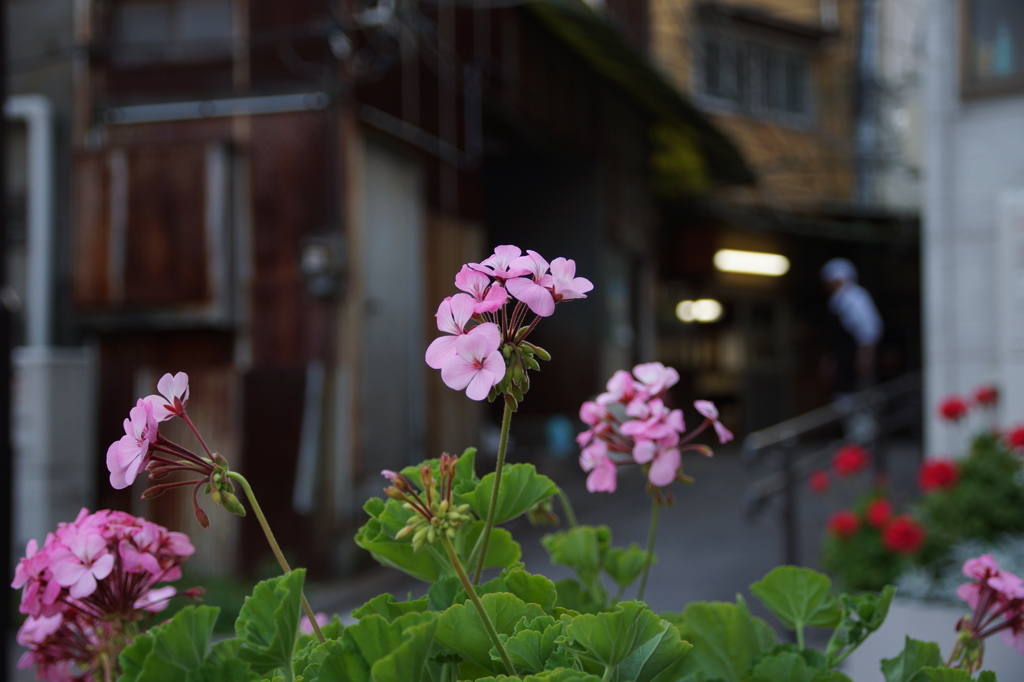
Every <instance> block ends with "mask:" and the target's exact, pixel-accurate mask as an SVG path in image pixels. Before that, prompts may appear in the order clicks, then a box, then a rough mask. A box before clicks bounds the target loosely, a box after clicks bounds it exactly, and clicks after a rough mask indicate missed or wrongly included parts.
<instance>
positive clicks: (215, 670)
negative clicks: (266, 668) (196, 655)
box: [185, 658, 256, 682]
mask: <svg viewBox="0 0 1024 682" xmlns="http://www.w3.org/2000/svg"><path fill="white" fill-rule="evenodd" d="M250 678H251V675H250V671H249V664H248V663H246V662H245V661H242V660H239V659H237V658H236V659H231V660H223V661H215V662H214V661H209V662H207V663H204V664H203V665H201V666H199V667H198V668H196V669H195V670H192V671H190V672H189V673H188V674H187V675H186V676H185V679H186V680H187V682H244V681H245V680H249V679H250ZM252 679H256V678H254V677H252Z"/></svg>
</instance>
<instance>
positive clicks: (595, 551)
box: [541, 526, 657, 613]
mask: <svg viewBox="0 0 1024 682" xmlns="http://www.w3.org/2000/svg"><path fill="white" fill-rule="evenodd" d="M541 543H542V544H543V545H544V547H545V549H547V550H548V554H549V555H550V556H551V563H553V564H560V565H562V566H568V567H569V568H571V569H573V571H574V572H575V573H576V579H572V578H568V579H565V580H560V581H559V582H558V583H556V587H557V590H558V603H557V605H558V606H561V607H563V608H567V609H571V610H573V611H579V612H581V613H597V612H599V611H607V610H609V609H611V608H613V607H614V605H615V603H616V602H618V600H619V598H620V597H621V596H622V594H623V593H624V592H625V591H626V588H628V587H629V586H630V585H632V584H633V583H634V582H636V580H637V579H638V578H639V577H640V574H641V573H643V569H644V563H645V562H646V561H647V553H646V552H645V551H644V550H642V549H640V548H639V547H638V546H637V545H636V544H635V543H634V544H633V545H631V546H630V547H629V548H622V547H612V532H611V530H610V529H609V528H608V527H607V526H578V527H576V528H573V529H572V530H569V531H564V532H560V533H549V534H548V535H545V536H544V537H543V538H542V539H541ZM654 561H655V562H657V557H655V559H654ZM603 575H607V576H608V577H609V578H611V580H612V582H613V583H614V584H615V585H617V586H618V588H619V589H618V595H617V596H616V597H615V598H613V599H610V598H609V594H608V590H607V589H606V587H605V584H604V582H603V579H602V576H603Z"/></svg>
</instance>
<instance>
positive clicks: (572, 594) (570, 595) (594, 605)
mask: <svg viewBox="0 0 1024 682" xmlns="http://www.w3.org/2000/svg"><path fill="white" fill-rule="evenodd" d="M555 590H556V591H557V593H558V598H557V599H556V601H555V607H556V609H557V608H563V609H568V610H570V611H578V612H579V613H599V612H600V611H601V608H602V604H601V603H599V602H598V601H596V600H595V599H594V598H593V597H591V596H590V593H588V592H587V591H586V590H584V589H583V586H582V585H580V584H579V582H577V581H576V580H574V579H573V578H565V579H564V580H559V581H558V582H557V583H555Z"/></svg>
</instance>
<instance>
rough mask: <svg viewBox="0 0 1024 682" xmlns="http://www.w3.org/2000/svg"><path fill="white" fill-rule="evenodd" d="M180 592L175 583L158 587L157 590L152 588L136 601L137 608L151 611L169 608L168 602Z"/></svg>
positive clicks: (157, 611)
mask: <svg viewBox="0 0 1024 682" xmlns="http://www.w3.org/2000/svg"><path fill="white" fill-rule="evenodd" d="M177 593H178V590H176V589H175V588H174V586H173V585H167V586H165V587H158V588H156V589H155V590H150V591H149V592H147V593H146V594H144V595H142V596H141V597H139V599H137V600H136V601H135V604H134V606H135V608H137V609H139V610H140V611H149V612H150V613H159V612H161V611H163V610H164V609H166V608H167V603H168V602H169V600H170V599H171V597H173V596H174V595H176V594H177Z"/></svg>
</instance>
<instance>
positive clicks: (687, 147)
mask: <svg viewBox="0 0 1024 682" xmlns="http://www.w3.org/2000/svg"><path fill="white" fill-rule="evenodd" d="M527 8H528V9H529V10H530V11H531V12H533V13H534V14H535V15H536V16H537V17H538V18H539V19H540V20H541V21H542V22H543V24H544V26H545V27H546V28H547V29H548V30H550V31H551V32H552V33H554V34H555V35H556V36H558V37H559V38H560V39H562V41H564V42H565V43H566V44H567V45H568V46H569V47H570V48H571V49H572V50H573V51H574V52H576V53H578V54H579V55H581V56H582V57H583V58H584V59H585V60H586V61H587V62H588V63H589V64H590V65H591V66H592V67H593V69H594V70H595V71H596V72H598V73H600V74H602V75H603V76H605V77H606V78H608V79H609V80H611V81H613V82H614V83H615V84H616V85H618V86H619V87H620V88H622V89H623V90H624V91H625V92H626V93H627V94H629V95H630V96H631V97H632V98H633V99H634V100H635V101H636V102H637V103H638V104H640V105H641V106H642V107H643V108H644V109H646V110H647V111H648V112H650V113H651V114H652V115H653V116H654V117H655V119H656V120H657V124H656V125H655V127H654V130H653V138H654V139H653V143H654V146H655V154H654V166H655V172H656V175H657V176H658V177H656V178H655V180H656V186H658V187H659V188H660V189H661V191H662V192H663V193H666V194H688V193H696V192H701V191H705V190H707V189H710V188H711V187H712V186H714V185H725V184H729V185H736V184H750V183H753V182H754V174H753V173H752V172H751V170H750V168H749V166H747V163H746V161H744V159H743V156H742V155H741V154H740V152H739V150H738V149H737V148H736V146H735V145H734V144H733V143H732V142H731V141H730V140H729V138H727V137H726V136H725V135H724V134H722V132H721V131H719V130H718V129H717V128H716V127H715V126H714V125H713V124H712V123H711V121H710V120H709V119H708V118H707V117H706V116H705V115H704V114H703V113H702V112H700V111H699V110H698V109H696V108H695V107H694V106H693V105H692V104H690V102H688V101H687V100H686V99H685V98H684V97H683V96H682V95H681V94H680V93H679V92H678V91H677V90H676V89H675V88H674V87H673V86H672V85H671V84H669V82H668V81H667V80H666V79H665V78H664V77H663V76H662V75H661V74H660V73H659V72H658V71H657V70H656V69H655V68H654V67H653V66H652V65H651V63H650V62H649V61H648V60H647V58H646V57H644V56H643V55H642V54H641V53H640V52H638V51H637V50H636V49H635V48H633V47H632V46H631V45H629V43H627V42H626V41H625V39H624V38H623V37H622V36H621V35H619V33H618V32H617V31H616V30H615V29H614V28H613V27H612V26H611V25H610V24H609V23H608V21H607V20H606V19H605V18H603V17H602V16H600V15H599V14H597V13H596V12H594V11H593V10H592V9H591V8H590V7H589V6H587V5H586V4H585V3H583V2H582V1H581V0H536V1H535V2H531V3H529V4H528V5H527Z"/></svg>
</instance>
